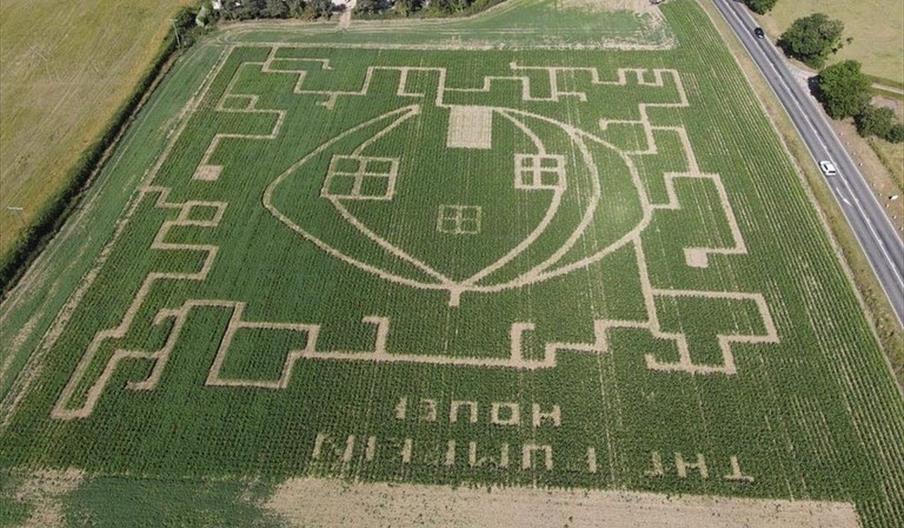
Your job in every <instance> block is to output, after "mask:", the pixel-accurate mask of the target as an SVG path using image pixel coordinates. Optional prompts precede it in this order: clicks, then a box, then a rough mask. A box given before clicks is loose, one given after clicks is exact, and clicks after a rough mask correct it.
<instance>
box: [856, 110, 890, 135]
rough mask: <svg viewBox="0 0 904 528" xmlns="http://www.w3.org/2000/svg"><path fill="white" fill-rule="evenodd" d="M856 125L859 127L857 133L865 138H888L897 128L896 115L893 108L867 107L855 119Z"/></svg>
mask: <svg viewBox="0 0 904 528" xmlns="http://www.w3.org/2000/svg"><path fill="white" fill-rule="evenodd" d="M854 123H855V124H856V125H857V132H858V133H859V134H860V135H861V136H863V137H869V136H879V137H880V138H888V137H889V135H890V134H891V129H892V128H894V126H895V113H894V111H892V109H891V108H885V107H881V108H877V107H875V106H872V105H867V106H866V107H865V108H864V109H863V111H862V112H860V113H859V114H857V116H855V117H854Z"/></svg>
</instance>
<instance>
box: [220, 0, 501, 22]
mask: <svg viewBox="0 0 904 528" xmlns="http://www.w3.org/2000/svg"><path fill="white" fill-rule="evenodd" d="M497 1H498V0H358V2H357V4H356V6H355V8H354V12H355V14H359V15H373V16H376V15H384V14H390V15H397V16H410V15H413V14H415V13H419V12H424V14H428V15H429V14H437V15H442V14H454V13H460V12H463V11H470V10H472V9H478V8H482V7H488V6H489V5H492V4H494V3H496V2H497ZM207 3H208V4H210V3H209V2H207ZM341 9H342V8H341V7H337V6H335V5H333V3H332V1H331V0H224V1H223V2H222V5H221V9H220V10H219V12H216V11H215V10H214V9H213V6H212V5H208V6H207V13H209V15H208V16H209V17H210V18H211V19H215V18H217V17H219V18H222V19H224V20H250V19H255V18H299V19H305V20H312V19H315V18H327V17H329V16H331V15H332V14H333V13H334V12H335V11H338V10H341Z"/></svg>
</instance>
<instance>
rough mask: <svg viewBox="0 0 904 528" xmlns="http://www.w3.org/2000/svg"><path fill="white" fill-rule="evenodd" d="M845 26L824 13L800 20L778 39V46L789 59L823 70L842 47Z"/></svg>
mask: <svg viewBox="0 0 904 528" xmlns="http://www.w3.org/2000/svg"><path fill="white" fill-rule="evenodd" d="M842 33H844V24H843V23H842V22H841V21H840V20H832V19H830V18H829V17H827V16H826V15H824V14H822V13H816V14H813V15H810V16H808V17H804V18H798V19H797V20H795V21H794V23H793V24H791V27H790V28H788V30H787V31H785V32H784V33H783V34H782V36H781V37H780V38H779V39H778V45H779V46H780V47H781V48H782V49H783V50H784V51H785V54H786V55H788V56H789V57H794V58H795V59H798V60H800V61H802V62H804V63H805V64H809V65H810V66H812V67H814V68H821V67H822V66H823V65H824V64H825V62H826V59H827V58H828V57H829V55H831V54H832V53H835V52H837V51H838V50H840V49H841V47H842V45H843V44H842V42H841V34H842Z"/></svg>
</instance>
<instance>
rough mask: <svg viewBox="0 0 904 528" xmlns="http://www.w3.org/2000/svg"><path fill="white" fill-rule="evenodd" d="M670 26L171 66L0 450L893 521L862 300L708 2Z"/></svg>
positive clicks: (894, 408)
mask: <svg viewBox="0 0 904 528" xmlns="http://www.w3.org/2000/svg"><path fill="white" fill-rule="evenodd" d="M662 9H663V12H664V14H665V18H666V21H667V23H668V26H669V28H670V30H671V31H672V32H673V33H674V39H675V44H674V46H673V47H672V48H671V49H668V48H663V49H653V50H608V51H600V50H598V49H597V50H593V49H586V50H569V51H562V50H556V49H508V50H507V49H501V50H500V49H470V48H468V47H462V48H460V49H457V48H455V46H443V47H437V48H436V49H431V48H429V47H426V48H425V47H423V46H412V47H411V49H406V48H405V46H404V45H395V46H393V47H391V48H382V49H381V47H380V46H379V45H378V44H369V45H368V44H355V45H331V44H329V43H324V44H320V45H318V44H316V43H309V42H305V43H299V42H294V41H293V39H292V34H291V30H289V29H286V30H285V31H286V32H287V34H286V36H285V38H284V40H277V39H273V38H272V37H273V33H274V32H273V31H272V30H271V31H270V32H269V33H266V34H265V35H262V36H261V37H260V38H255V33H254V32H253V31H247V30H246V31H242V32H239V33H238V34H237V35H236V36H235V38H221V39H212V40H210V41H208V42H206V43H204V44H202V45H201V46H199V47H198V48H197V49H196V50H193V51H192V53H191V54H190V55H189V56H188V57H186V58H183V59H182V60H181V63H180V67H179V68H177V69H176V70H175V71H174V72H173V73H172V74H171V76H170V78H169V79H168V80H167V81H166V83H165V84H164V86H163V87H161V90H162V91H163V93H162V94H161V95H159V97H165V96H166V94H170V95H171V96H172V97H174V98H176V99H178V100H181V101H184V102H185V104H184V106H183V107H182V108H180V109H176V108H172V107H171V108H169V109H167V110H165V111H164V110H155V107H154V105H153V104H152V105H150V106H149V107H148V108H147V109H145V112H146V113H148V112H150V113H153V112H160V113H162V115H161V116H160V117H159V119H160V121H159V122H160V123H161V124H159V125H158V126H157V128H154V127H152V126H151V125H150V124H147V123H146V122H145V121H139V124H138V125H137V127H136V130H134V131H132V132H131V133H130V136H129V137H128V138H127V140H126V143H125V144H123V145H121V147H120V149H124V150H125V151H126V152H125V153H120V154H121V155H122V157H123V158H124V159H126V160H127V162H125V163H124V164H123V165H121V166H120V167H119V168H118V169H115V170H114V171H113V174H116V171H117V170H118V171H120V172H122V173H127V172H130V173H131V174H134V175H136V176H135V180H136V181H137V183H136V184H135V185H134V186H133V187H132V188H131V189H128V192H127V193H121V194H119V195H117V196H119V198H118V199H110V200H109V201H106V202H102V201H101V202H98V204H97V205H96V207H97V208H98V209H99V210H104V211H109V213H104V214H101V213H97V215H96V216H97V217H98V218H99V220H97V221H98V222H100V221H101V219H104V218H106V224H105V225H106V226H107V228H106V234H105V235H104V236H103V237H102V240H100V241H99V242H98V244H97V247H98V249H97V250H96V251H94V252H93V253H92V254H85V255H81V256H80V257H79V259H80V260H83V261H85V262H86V263H87V264H86V265H85V272H84V273H82V274H79V276H78V277H77V278H73V280H71V281H69V282H68V283H66V284H65V287H64V289H65V291H66V294H65V296H64V297H63V299H64V301H65V302H60V303H59V304H58V305H57V306H56V308H54V310H53V313H52V314H51V315H53V317H52V318H51V319H52V322H50V323H48V324H47V325H46V328H45V332H44V333H42V334H41V336H42V337H41V339H40V340H36V341H34V342H33V344H32V345H30V346H32V347H33V349H34V351H33V352H31V359H30V361H29V363H28V364H27V365H26V368H24V369H23V371H22V374H20V375H19V378H18V379H17V382H16V383H15V384H13V385H12V390H10V391H9V393H8V394H7V396H6V398H5V400H4V402H3V407H2V413H0V419H2V426H0V445H2V447H0V465H2V467H4V468H7V469H10V468H23V467H24V468H38V467H49V468H67V467H77V468H80V469H83V470H85V471H88V472H96V473H99V474H107V475H118V474H143V475H151V476H155V475H156V476H160V477H177V478H195V477H198V478H200V477H220V478H231V477H236V476H246V477H252V476H255V477H261V478H268V479H276V480H279V479H284V478H288V477H299V476H315V477H337V476H338V477H343V478H348V479H354V480H358V481H363V482H370V481H400V482H406V483H411V484H461V483H476V484H480V485H493V484H502V485H507V486H508V485H511V486H530V487H537V486H539V487H550V488H586V489H604V490H605V489H629V490H638V491H647V492H654V493H662V494H666V493H667V494H679V493H680V494H689V495H715V496H726V497H739V498H752V499H782V500H790V501H800V500H806V501H818V502H822V501H825V502H826V503H831V504H832V505H833V506H832V507H833V508H837V507H839V506H838V504H842V506H840V507H841V508H842V509H843V510H845V511H846V512H847V513H846V515H847V516H846V517H844V515H842V517H844V518H845V519H846V520H847V523H846V524H845V523H839V524H838V525H839V526H841V525H845V526H847V525H857V524H858V523H859V524H862V525H864V526H894V525H895V524H896V523H898V522H900V520H901V519H902V518H904V442H902V441H901V439H902V438H904V400H902V397H901V393H900V391H899V389H898V388H897V387H896V385H895V383H894V381H893V379H892V376H891V374H890V372H889V370H888V368H887V366H886V364H885V362H884V357H883V352H882V350H881V349H880V347H879V345H878V343H877V340H876V337H875V335H874V333H873V331H872V329H871V327H870V326H869V323H868V322H867V320H866V318H865V317H864V315H863V313H862V309H861V305H860V304H859V303H858V300H857V298H856V296H855V294H854V291H853V289H852V285H851V282H850V280H849V278H848V276H847V274H846V272H845V270H844V269H843V267H842V264H841V263H840V262H839V260H838V259H837V257H836V255H835V250H834V248H833V246H832V245H831V243H830V241H829V238H828V236H827V234H826V230H825V228H824V226H823V224H822V221H821V219H820V217H819V216H818V213H817V212H816V210H815V209H814V206H813V205H812V204H811V201H810V199H809V195H808V193H807V191H806V190H805V188H804V184H803V182H802V180H801V179H800V177H799V175H798V173H797V171H796V169H795V168H794V166H793V165H792V162H791V160H790V159H789V157H788V155H787V153H786V150H785V149H784V147H783V146H782V144H781V143H780V140H779V139H778V136H777V134H776V132H775V130H774V129H773V128H772V126H771V125H770V123H769V121H768V120H767V118H766V117H765V115H764V113H763V110H762V107H761V105H760V103H759V102H758V101H757V100H756V98H755V97H754V96H753V95H752V93H751V90H750V87H749V85H748V83H747V81H746V79H745V78H744V76H743V74H742V73H741V72H740V70H739V68H738V66H737V64H736V63H735V61H734V59H733V58H732V57H731V55H730V54H729V53H728V51H727V50H726V49H725V46H724V44H723V43H722V42H721V41H720V40H719V37H718V34H717V33H716V31H715V29H714V28H713V27H712V25H711V23H710V21H709V20H708V19H707V18H706V15H705V13H704V12H703V11H702V10H701V9H700V8H699V6H697V5H696V4H695V3H692V2H689V1H684V2H681V1H679V2H673V3H670V4H666V5H665V6H664V7H663V8H662ZM264 37H266V38H264ZM167 90H168V91H167ZM148 119H150V117H148ZM164 120H165V121H164ZM163 123H165V125H164V124H163ZM167 127H169V128H167ZM164 129H165V130H167V131H168V133H167V134H166V135H165V137H161V138H160V139H159V140H152V139H151V138H152V137H153V133H155V131H157V132H159V130H164ZM129 151H134V152H136V153H137V154H129ZM128 160H132V161H131V162H129V161H128ZM104 215H106V216H104ZM57 258H64V257H62V256H60V257H57ZM75 279H77V280H75ZM25 319H26V318H25V317H24V316H20V317H19V318H18V319H15V318H10V320H11V321H12V322H9V321H6V322H4V323H3V324H4V325H5V326H6V328H5V330H4V332H7V331H8V332H9V334H10V335H12V334H14V333H19V332H22V331H24V330H22V328H24V327H25V326H26V325H25V323H18V326H16V323H15V322H16V321H23V320H25ZM816 508H817V509H818V506H817V507H816ZM845 508H846V509H845ZM803 522H804V524H805V525H806V521H803ZM813 525H815V524H813Z"/></svg>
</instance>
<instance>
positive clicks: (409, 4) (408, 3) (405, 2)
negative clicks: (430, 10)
mask: <svg viewBox="0 0 904 528" xmlns="http://www.w3.org/2000/svg"><path fill="white" fill-rule="evenodd" d="M423 5H424V4H423V0H396V2H395V4H394V7H395V9H397V10H398V11H399V13H401V14H403V15H405V16H408V15H410V14H411V13H414V12H416V11H420V9H421V7H423Z"/></svg>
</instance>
